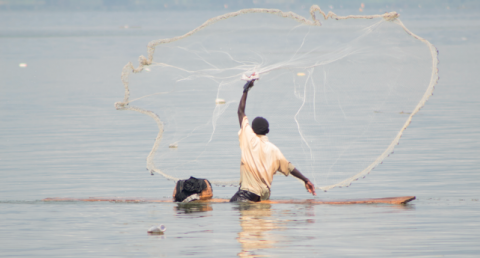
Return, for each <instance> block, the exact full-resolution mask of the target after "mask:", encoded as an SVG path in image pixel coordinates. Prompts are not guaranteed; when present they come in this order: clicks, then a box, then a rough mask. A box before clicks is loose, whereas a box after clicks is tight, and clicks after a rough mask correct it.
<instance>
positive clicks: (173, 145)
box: [168, 143, 178, 149]
mask: <svg viewBox="0 0 480 258" xmlns="http://www.w3.org/2000/svg"><path fill="white" fill-rule="evenodd" d="M168 148H172V149H174V148H178V144H177V143H172V144H170V145H168Z"/></svg>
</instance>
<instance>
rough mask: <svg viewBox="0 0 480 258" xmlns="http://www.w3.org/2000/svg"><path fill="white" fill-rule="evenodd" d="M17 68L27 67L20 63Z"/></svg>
mask: <svg viewBox="0 0 480 258" xmlns="http://www.w3.org/2000/svg"><path fill="white" fill-rule="evenodd" d="M18 67H27V64H26V63H20V64H19V65H18Z"/></svg>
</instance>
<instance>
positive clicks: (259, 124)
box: [252, 116, 270, 135]
mask: <svg viewBox="0 0 480 258" xmlns="http://www.w3.org/2000/svg"><path fill="white" fill-rule="evenodd" d="M268 126H269V124H268V121H267V119H265V118H263V117H261V116H257V117H255V119H253V121H252V129H253V131H254V132H255V133H256V134H259V135H265V134H267V133H268V132H270V129H268Z"/></svg>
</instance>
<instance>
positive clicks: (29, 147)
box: [0, 9, 480, 257]
mask: <svg viewBox="0 0 480 258" xmlns="http://www.w3.org/2000/svg"><path fill="white" fill-rule="evenodd" d="M222 13H223V12H221V11H202V12H143V13H141V12H67V13H60V12H54V13H48V12H2V13H1V14H0V24H2V26H1V28H0V69H1V71H2V72H0V121H1V122H0V256H1V257H13V256H19V257H25V256H36V257H37V256H38V257H41V256H44V257H66V256H69V257H85V256H95V257H100V256H115V257H132V256H139V257H182V256H190V255H196V256H200V257H231V256H237V255H238V256H247V257H248V256H252V257H254V256H262V255H263V256H273V257H291V256H296V257H315V256H322V257H332V256H340V257H346V256H365V257H399V256H400V257H403V256H416V257H443V256H446V257H448V256H451V257H478V256H479V255H480V245H479V244H478V243H480V201H479V200H480V190H479V186H478V184H479V183H480V101H479V100H478V98H479V97H478V96H479V95H480V88H479V87H478V83H477V80H476V79H477V78H476V74H477V71H478V69H479V68H480V65H479V64H478V61H477V59H478V57H480V55H479V54H480V48H479V46H480V44H479V43H480V12H479V11H478V10H468V9H466V10H465V9H462V10H457V9H451V10H441V11H439V10H436V11H426V10H421V11H419V10H409V9H406V10H404V11H403V12H401V15H402V16H401V18H402V21H403V22H404V24H405V25H406V26H407V27H408V28H409V29H410V30H411V31H413V32H414V33H417V34H418V35H420V36H422V37H424V38H426V39H427V40H429V41H430V42H431V43H432V44H434V45H435V46H436V47H437V48H438V49H439V51H440V56H439V58H440V65H439V69H440V81H439V83H438V85H437V86H436V89H435V92H434V96H432V97H431V98H430V100H429V101H428V103H427V105H426V106H425V107H424V108H423V109H422V110H421V112H420V113H419V114H417V115H416V116H415V117H414V120H413V122H412V124H411V125H410V127H408V129H407V131H406V132H405V134H404V136H403V137H402V140H401V142H400V145H399V146H397V148H396V149H395V154H394V155H392V156H391V157H390V158H388V159H387V160H386V161H385V162H384V164H383V165H381V166H380V167H378V168H377V169H376V170H375V171H374V172H373V173H372V174H371V175H370V176H369V177H367V178H365V179H363V180H360V181H358V182H356V184H355V185H353V186H352V187H350V188H342V189H335V190H332V191H329V192H327V193H319V194H318V196H317V197H316V198H318V199H342V198H361V197H388V196H403V195H415V196H417V200H415V201H413V202H411V203H410V204H408V205H404V206H396V205H346V206H342V205H293V204H291V205H289V204H276V205H238V204H229V203H225V204H209V205H199V204H196V205H195V204H194V205H177V204H174V203H137V204H134V203H81V202H59V203H52V202H42V201H41V200H42V199H43V198H47V197H89V196H102V197H149V198H168V197H169V196H171V193H172V190H173V186H174V185H173V183H172V182H170V181H166V180H164V179H163V178H161V177H160V176H150V175H149V173H148V172H147V171H145V158H146V156H147V154H148V152H149V151H150V148H151V146H152V143H153V139H154V138H155V135H156V126H155V124H154V123H153V121H152V120H151V119H150V118H148V117H147V116H143V115H138V114H136V113H132V112H120V111H117V110H115V108H114V107H113V103H114V102H116V101H119V100H121V99H123V85H122V83H121V81H120V73H121V69H122V67H123V66H124V65H125V64H126V63H127V62H128V61H135V60H137V58H138V56H139V55H141V54H143V55H145V54H146V47H145V46H146V44H147V42H149V41H151V40H152V39H157V38H167V37H172V36H177V35H181V34H183V33H185V32H187V31H189V30H191V29H192V28H195V27H196V26H198V25H199V24H201V23H202V22H204V21H205V20H206V19H208V18H211V17H213V16H216V15H219V14H222ZM299 13H300V14H302V15H305V16H307V15H308V13H307V12H306V11H305V10H303V11H299ZM345 13H348V11H345ZM339 14H342V13H340V12H339ZM172 21H174V22H172ZM125 25H129V28H130V29H125V27H124V26H125ZM122 27H123V28H122ZM19 63H26V64H27V67H24V68H22V67H19ZM288 180H291V179H289V178H287V179H285V178H280V177H277V178H276V179H275V183H274V188H273V192H274V193H275V195H274V196H273V195H272V199H285V198H295V199H305V198H310V197H309V196H308V195H307V194H306V193H305V191H304V189H301V188H300V187H295V188H288V192H286V191H283V188H284V187H285V186H286V185H287V182H288ZM235 190H236V189H235V188H228V187H226V188H221V187H216V188H214V195H215V197H220V198H229V197H230V196H231V195H233V193H234V192H235ZM157 224H164V225H165V226H166V227H167V231H166V232H165V234H164V235H148V234H147V229H148V228H149V227H151V226H153V225H157Z"/></svg>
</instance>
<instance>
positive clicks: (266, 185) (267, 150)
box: [230, 74, 316, 202]
mask: <svg viewBox="0 0 480 258" xmlns="http://www.w3.org/2000/svg"><path fill="white" fill-rule="evenodd" d="M254 75H255V74H253V75H252V77H251V78H254ZM256 78H258V77H256ZM254 81H255V78H254V79H251V80H249V81H248V82H247V83H246V84H245V86H244V90H243V95H242V98H241V99H240V104H239V105H238V121H239V122H240V131H239V132H238V138H239V141H240V149H241V150H242V157H241V164H240V188H239V190H238V192H237V193H235V195H233V197H232V198H231V199H230V202H242V201H253V202H259V201H261V200H268V199H269V198H270V187H271V185H272V181H273V175H274V174H275V173H276V172H277V171H280V172H281V173H283V174H284V175H285V176H288V175H292V176H294V177H296V178H299V179H300V180H302V181H303V182H305V188H306V189H307V190H308V192H310V193H311V194H313V195H316V193H315V187H314V185H313V184H312V182H310V180H308V178H306V177H305V176H303V175H302V173H300V171H298V169H296V168H295V166H293V165H292V163H290V162H288V160H287V159H285V157H284V156H283V154H282V152H280V150H279V149H278V148H277V146H275V145H273V144H272V143H271V142H269V141H268V137H267V136H266V134H267V133H268V132H269V128H268V126H269V124H268V121H267V120H266V119H265V118H263V117H256V118H255V119H254V120H253V122H252V126H250V123H249V121H248V118H247V116H246V115H245V105H246V102H247V95H248V91H249V90H250V88H251V87H253V83H254Z"/></svg>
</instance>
